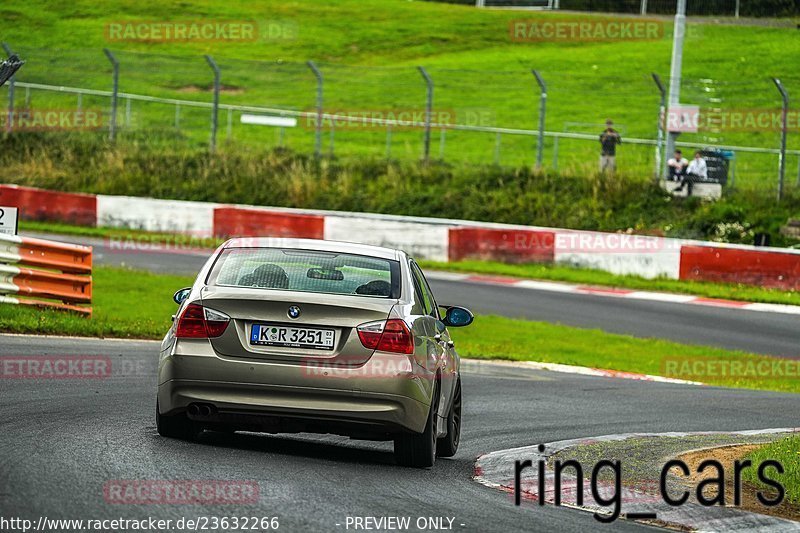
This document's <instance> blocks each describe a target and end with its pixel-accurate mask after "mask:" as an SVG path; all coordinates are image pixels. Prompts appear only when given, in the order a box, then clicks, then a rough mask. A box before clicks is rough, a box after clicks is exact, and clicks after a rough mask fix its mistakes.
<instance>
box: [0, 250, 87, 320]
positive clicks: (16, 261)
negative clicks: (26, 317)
mask: <svg viewBox="0 0 800 533" xmlns="http://www.w3.org/2000/svg"><path fill="white" fill-rule="evenodd" d="M0 303H6V304H18V305H34V306H41V307H50V308H55V309H63V310H68V311H75V312H78V313H82V314H85V315H91V314H92V307H91V303H92V248H91V247H90V246H79V245H73V244H63V243H60V242H53V241H46V240H43V239H31V238H27V237H17V236H11V235H0ZM87 304H88V305H87Z"/></svg>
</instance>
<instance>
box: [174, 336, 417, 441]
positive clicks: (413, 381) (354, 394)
mask: <svg viewBox="0 0 800 533" xmlns="http://www.w3.org/2000/svg"><path fill="white" fill-rule="evenodd" d="M412 367H413V368H412ZM430 391H431V379H430V377H429V376H428V375H427V374H426V372H425V371H424V369H421V368H420V367H417V365H415V364H414V363H413V362H412V361H411V360H409V358H408V357H406V356H404V355H398V354H382V353H376V354H375V355H373V357H372V358H370V360H369V361H367V363H365V364H364V365H361V366H358V367H332V366H328V365H326V364H325V363H324V362H321V361H318V362H312V363H310V364H308V363H305V362H284V363H275V362H265V361H255V360H250V359H235V358H228V357H221V356H219V355H217V354H215V353H214V351H213V349H212V348H211V346H210V343H208V342H207V341H192V342H191V343H187V342H185V341H181V342H180V343H179V346H178V347H177V349H172V350H170V351H169V352H167V353H162V358H161V361H160V364H159V387H158V400H159V406H160V410H161V413H162V414H166V415H170V414H175V413H180V412H190V409H189V407H190V406H191V405H192V404H198V405H205V406H207V407H209V409H210V411H211V413H210V414H206V415H204V416H194V415H195V414H196V413H193V416H192V418H195V419H197V420H199V421H205V422H208V423H209V425H213V424H215V423H217V424H226V425H230V426H238V427H241V428H243V429H245V428H253V429H258V428H259V427H263V429H265V430H272V429H271V428H276V429H274V431H275V432H284V431H311V432H328V431H330V432H332V433H340V434H358V435H360V434H362V433H363V434H381V433H394V432H397V431H401V430H410V431H415V432H421V431H422V430H423V429H424V427H425V423H426V421H427V417H428V411H429V406H430Z"/></svg>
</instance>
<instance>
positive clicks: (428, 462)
mask: <svg viewBox="0 0 800 533" xmlns="http://www.w3.org/2000/svg"><path fill="white" fill-rule="evenodd" d="M438 409H439V384H438V382H437V384H436V389H435V392H434V394H433V402H431V409H430V413H428V421H427V423H426V424H425V429H424V430H423V431H422V433H401V434H400V435H399V436H398V437H396V438H395V440H394V457H395V460H396V461H397V464H399V465H400V466H411V467H414V468H429V467H431V466H433V463H434V462H435V461H436V413H437V411H438Z"/></svg>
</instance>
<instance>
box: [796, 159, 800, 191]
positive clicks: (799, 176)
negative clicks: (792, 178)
mask: <svg viewBox="0 0 800 533" xmlns="http://www.w3.org/2000/svg"><path fill="white" fill-rule="evenodd" d="M796 186H797V187H800V156H798V157H797V184H796Z"/></svg>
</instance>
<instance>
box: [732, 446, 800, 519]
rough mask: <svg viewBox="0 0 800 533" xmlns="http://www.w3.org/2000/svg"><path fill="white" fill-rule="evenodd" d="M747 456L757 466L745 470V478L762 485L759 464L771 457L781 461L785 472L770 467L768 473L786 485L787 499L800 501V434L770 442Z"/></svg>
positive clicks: (795, 501)
mask: <svg viewBox="0 0 800 533" xmlns="http://www.w3.org/2000/svg"><path fill="white" fill-rule="evenodd" d="M747 458H748V459H750V460H751V461H753V465H754V466H755V467H756V468H749V469H747V470H745V472H744V474H745V479H747V480H748V481H750V482H752V483H755V484H757V485H761V483H760V482H759V480H758V469H757V467H758V465H760V464H761V463H762V462H763V461H766V460H770V459H771V460H773V461H778V462H779V463H781V465H783V468H784V473H783V474H778V473H776V472H775V469H773V468H770V469H768V470H767V475H768V476H769V477H770V478H772V479H775V480H776V481H778V482H780V483H781V484H782V485H783V486H784V488H785V489H786V499H787V500H789V501H791V502H794V503H800V435H797V436H792V437H788V438H785V439H782V440H779V441H777V442H773V443H772V444H768V445H766V446H764V447H763V448H759V449H758V450H756V451H755V452H753V453H751V454H750V455H748V456H747Z"/></svg>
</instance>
